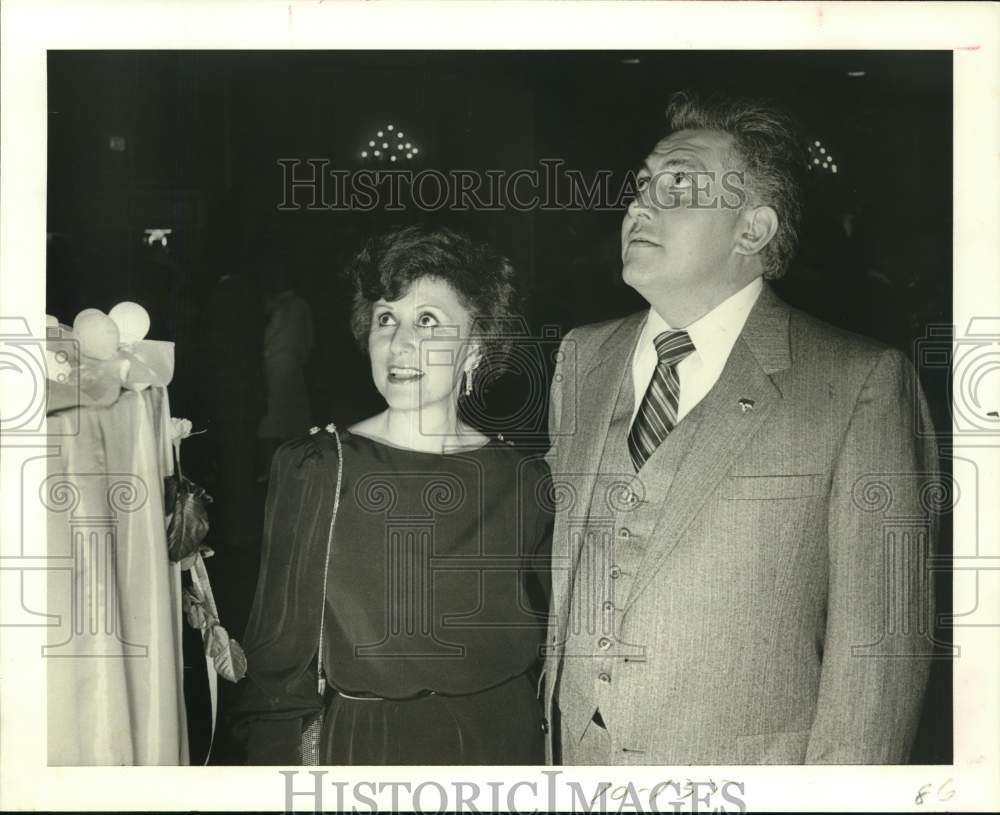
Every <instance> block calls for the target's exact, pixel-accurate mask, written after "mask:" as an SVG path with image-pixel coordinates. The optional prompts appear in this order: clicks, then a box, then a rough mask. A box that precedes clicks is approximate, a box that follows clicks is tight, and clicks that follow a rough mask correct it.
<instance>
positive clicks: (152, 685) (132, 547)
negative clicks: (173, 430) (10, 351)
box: [40, 387, 188, 766]
mask: <svg viewBox="0 0 1000 815" xmlns="http://www.w3.org/2000/svg"><path fill="white" fill-rule="evenodd" d="M48 422H49V432H50V434H51V439H52V443H53V448H55V447H58V455H54V456H52V457H51V458H50V459H49V468H48V477H47V479H46V481H45V484H44V485H43V487H42V494H41V496H40V498H41V500H42V501H43V503H44V505H45V506H46V508H47V514H48V554H49V557H50V558H61V559H62V561H61V562H63V563H65V566H64V567H63V568H54V569H52V570H51V571H50V572H49V576H48V597H49V614H50V615H55V616H53V617H52V620H53V627H52V628H51V629H50V636H49V638H48V643H49V644H48V646H47V647H46V657H47V663H48V729H47V730H48V759H49V764H50V766H78V765H177V764H187V763H188V745H187V725H186V718H185V710H184V696H183V674H182V671H183V660H182V652H181V630H182V629H181V626H182V617H181V600H180V598H181V581H180V569H179V567H178V565H177V564H172V563H170V561H169V559H168V557H167V542H166V527H165V518H164V496H163V479H164V477H166V476H168V475H170V474H171V473H172V472H173V460H172V457H171V447H170V408H169V402H168V399H167V392H166V388H158V387H152V388H148V389H147V390H144V391H141V392H138V393H136V392H133V391H124V392H123V393H122V395H121V397H120V398H119V399H118V400H117V401H116V402H115V403H114V404H113V405H111V406H110V407H106V408H82V409H70V410H66V411H61V412H58V413H54V414H51V415H49V417H48ZM77 422H79V432H78V433H75V435H62V434H66V433H69V432H70V429H71V428H74V426H75V424H76V423H77Z"/></svg>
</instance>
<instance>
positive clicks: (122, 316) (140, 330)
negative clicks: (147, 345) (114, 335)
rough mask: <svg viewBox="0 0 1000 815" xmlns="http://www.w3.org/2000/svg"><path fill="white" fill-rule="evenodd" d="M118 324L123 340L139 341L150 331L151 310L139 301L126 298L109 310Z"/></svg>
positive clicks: (109, 313)
mask: <svg viewBox="0 0 1000 815" xmlns="http://www.w3.org/2000/svg"><path fill="white" fill-rule="evenodd" d="M108 316H109V317H110V318H111V319H112V320H114V321H115V325H117V326H118V333H119V334H120V335H121V341H122V342H138V341H139V340H142V339H145V337H146V335H147V334H148V333H149V312H148V311H146V309H144V308H143V307H142V306H140V305H139V304H138V303H133V302H131V301H129V300H125V301H123V302H121V303H119V304H118V305H117V306H115V307H114V308H113V309H111V311H109V312H108Z"/></svg>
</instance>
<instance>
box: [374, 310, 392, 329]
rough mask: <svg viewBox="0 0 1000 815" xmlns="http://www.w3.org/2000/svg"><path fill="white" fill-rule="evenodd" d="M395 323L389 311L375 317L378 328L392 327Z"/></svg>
mask: <svg viewBox="0 0 1000 815" xmlns="http://www.w3.org/2000/svg"><path fill="white" fill-rule="evenodd" d="M395 322H396V321H395V320H394V319H393V318H392V315H391V314H390V313H389V312H388V311H383V312H382V313H381V314H377V315H375V324H376V325H378V326H384V325H392V324H393V323H395Z"/></svg>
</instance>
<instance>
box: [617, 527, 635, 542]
mask: <svg viewBox="0 0 1000 815" xmlns="http://www.w3.org/2000/svg"><path fill="white" fill-rule="evenodd" d="M631 535H632V530H631V529H629V528H628V527H627V526H623V527H622V528H621V529H619V530H618V537H619V538H621V539H622V540H624V541H627V540H628V539H629V537H630V536H631Z"/></svg>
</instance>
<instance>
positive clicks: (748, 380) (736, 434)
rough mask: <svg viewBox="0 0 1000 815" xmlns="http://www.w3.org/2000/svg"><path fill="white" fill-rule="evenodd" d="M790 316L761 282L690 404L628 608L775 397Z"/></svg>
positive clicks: (786, 353) (785, 356)
mask: <svg viewBox="0 0 1000 815" xmlns="http://www.w3.org/2000/svg"><path fill="white" fill-rule="evenodd" d="M788 320H789V311H788V307H787V306H785V305H784V303H782V302H781V301H780V300H778V298H777V297H776V296H775V295H774V294H773V293H772V292H771V290H770V288H769V287H767V286H765V288H764V290H763V292H762V293H761V295H760V297H759V298H758V301H757V303H756V304H755V306H754V308H753V310H752V311H751V313H750V316H749V317H748V318H747V322H746V325H745V326H744V329H743V331H742V333H741V334H740V337H739V339H738V340H737V341H736V344H735V345H734V346H733V350H732V353H731V354H730V355H729V360H728V361H727V362H726V366H725V368H724V369H723V371H722V374H721V376H720V377H719V381H718V382H716V383H715V386H714V387H713V388H712V390H711V391H709V393H708V395H707V396H705V398H704V399H703V400H702V402H701V404H699V405H698V406H697V407H696V408H695V412H697V413H698V419H699V421H698V426H697V429H696V431H695V436H694V439H693V441H692V443H691V447H690V449H689V450H688V452H687V455H685V457H684V459H683V460H682V461H681V463H680V466H679V468H678V470H677V473H676V474H675V476H674V478H673V479H672V482H671V486H670V490H669V492H668V493H667V495H666V498H665V499H664V501H663V506H662V508H661V510H660V513H659V518H658V519H657V522H656V525H655V527H654V530H653V534H652V535H651V538H650V540H651V545H650V546H649V548H648V550H647V552H646V554H645V557H644V558H643V560H642V563H641V564H640V567H639V569H638V577H637V578H636V580H635V581H634V582H633V584H632V590H631V592H630V593H629V597H628V600H627V601H626V604H625V608H626V609H627V608H629V607H630V606H631V605H632V604H633V603H634V602H635V600H636V598H637V597H638V596H639V594H640V593H641V592H642V591H643V590H644V589H645V588H646V586H648V585H649V583H650V581H651V580H652V579H653V578H654V577H655V575H656V573H657V571H658V570H659V569H660V567H661V566H663V564H664V562H665V561H666V559H667V558H668V557H669V556H670V553H671V552H672V551H673V549H674V547H675V546H677V544H678V542H679V541H680V539H681V536H682V535H683V534H684V532H685V530H686V529H687V527H688V525H689V524H690V523H691V521H692V520H693V519H694V517H695V516H696V515H697V514H698V512H699V511H700V510H701V508H702V506H703V505H704V503H705V501H706V500H707V499H708V497H709V496H710V495H711V494H712V492H713V491H714V490H715V488H716V486H717V485H718V483H719V481H721V480H722V478H723V477H724V476H725V474H726V473H727V472H728V471H729V469H730V467H731V466H732V463H733V461H734V460H735V459H736V457H737V456H738V455H739V453H740V451H741V450H742V449H743V447H744V446H745V445H746V444H747V442H749V440H750V439H751V438H752V437H753V435H754V434H755V433H756V432H757V431H758V430H759V429H760V428H761V426H762V425H763V424H764V422H765V421H766V420H767V417H768V415H769V414H770V413H771V411H772V410H774V408H775V407H776V406H777V405H778V404H779V403H780V401H781V398H782V397H781V392H780V391H779V390H778V388H777V387H776V386H775V384H774V382H773V381H772V379H771V377H770V374H772V373H775V372H777V371H779V370H783V369H785V368H787V367H788V365H789V364H790V358H789V349H788ZM748 403H752V407H748ZM692 418H694V416H693V415H692ZM654 463H655V462H654ZM647 469H650V468H643V470H642V472H641V473H640V478H643V479H647V478H648V479H652V478H656V472H655V469H654V470H653V471H652V472H647V471H646V470H647Z"/></svg>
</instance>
